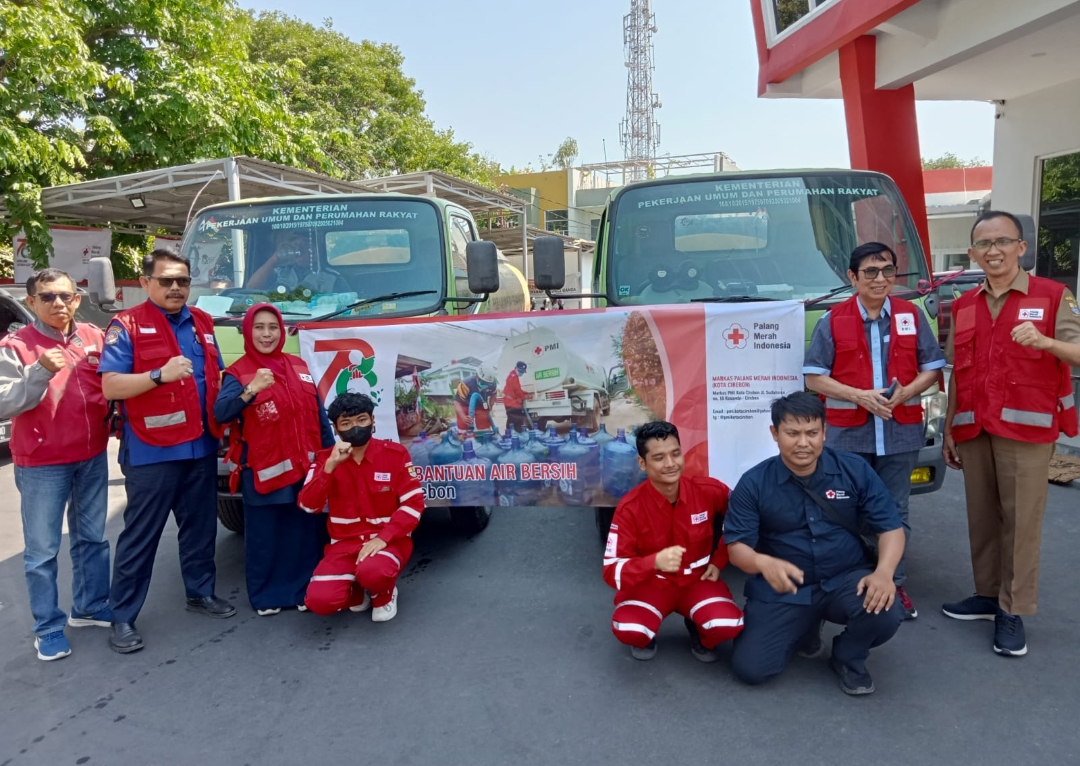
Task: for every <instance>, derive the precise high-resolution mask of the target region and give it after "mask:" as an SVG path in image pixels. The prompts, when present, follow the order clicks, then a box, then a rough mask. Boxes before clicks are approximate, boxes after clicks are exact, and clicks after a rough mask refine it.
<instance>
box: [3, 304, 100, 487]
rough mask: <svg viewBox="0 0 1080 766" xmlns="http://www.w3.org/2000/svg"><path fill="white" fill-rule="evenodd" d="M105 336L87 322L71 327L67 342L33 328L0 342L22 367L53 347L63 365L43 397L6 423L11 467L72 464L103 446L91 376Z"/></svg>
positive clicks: (97, 387) (96, 383)
mask: <svg viewBox="0 0 1080 766" xmlns="http://www.w3.org/2000/svg"><path fill="white" fill-rule="evenodd" d="M104 341H105V336H104V335H103V334H102V332H101V330H100V329H98V328H97V327H95V326H94V325H91V324H82V323H76V324H75V335H74V336H72V337H71V339H70V340H67V341H61V340H56V339H55V338H52V337H50V336H48V335H45V334H44V333H42V332H40V331H39V330H38V329H37V328H36V327H34V326H33V325H28V326H26V327H23V328H22V329H20V330H19V331H18V332H16V333H15V334H14V335H11V336H8V338H6V339H5V340H4V345H5V346H7V347H8V348H11V349H12V350H14V351H15V353H16V354H18V356H19V359H20V361H22V363H23V366H24V367H29V366H30V365H32V364H34V363H35V362H37V360H38V359H39V358H40V357H41V354H42V352H43V351H46V350H48V349H52V348H55V349H59V350H60V351H62V352H63V354H64V357H65V358H66V359H67V363H68V364H67V366H66V367H64V368H63V369H62V370H60V371H59V372H58V373H56V374H55V375H53V377H52V380H50V381H49V388H48V390H47V391H46V392H45V398H44V399H42V400H41V403H40V404H38V405H37V406H36V407H34V408H33V409H31V410H27V411H26V412H24V413H22V414H21V415H16V416H15V417H14V418H13V419H12V439H11V457H12V459H13V460H14V461H15V465H20V466H41V465H59V464H62V463H77V462H80V461H82V460H89V459H90V458H92V457H96V456H98V455H100V454H101V453H102V452H103V451H104V450H105V448H106V447H107V446H108V443H109V428H108V426H107V425H106V423H105V418H106V416H107V415H108V412H109V407H108V403H107V402H106V401H105V396H104V395H103V394H102V393H101V378H100V377H99V376H98V374H97V370H98V363H99V362H100V361H101V348H102V344H103V343H104Z"/></svg>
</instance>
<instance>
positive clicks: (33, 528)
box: [15, 452, 109, 636]
mask: <svg viewBox="0 0 1080 766" xmlns="http://www.w3.org/2000/svg"><path fill="white" fill-rule="evenodd" d="M15 486H16V487H18V488H19V494H20V496H21V501H22V523H23V540H24V542H25V544H26V552H25V553H24V554H23V565H24V568H25V570H26V587H27V589H28V590H29V591H30V611H31V612H32V613H33V615H34V633H36V634H37V635H38V636H44V635H45V634H46V633H52V632H53V631H57V630H62V629H63V627H64V624H65V623H66V622H67V615H66V614H64V612H63V610H61V609H60V608H59V606H58V605H57V601H58V596H57V590H56V557H57V555H58V554H59V553H60V539H61V537H62V532H63V523H64V510H65V509H66V510H67V520H68V537H69V541H70V543H71V569H72V584H71V591H72V595H73V601H74V603H75V606H74V609H75V612H76V613H78V614H83V615H89V614H95V613H97V612H100V611H101V610H102V609H105V608H106V607H108V605H109V541H108V540H106V539H105V515H106V512H107V511H108V498H109V458H108V455H107V454H106V453H105V452H102V453H101V454H100V455H98V456H97V457H92V458H90V459H89V460H83V461H81V462H78V463H64V464H62V465H42V466H18V465H17V466H15Z"/></svg>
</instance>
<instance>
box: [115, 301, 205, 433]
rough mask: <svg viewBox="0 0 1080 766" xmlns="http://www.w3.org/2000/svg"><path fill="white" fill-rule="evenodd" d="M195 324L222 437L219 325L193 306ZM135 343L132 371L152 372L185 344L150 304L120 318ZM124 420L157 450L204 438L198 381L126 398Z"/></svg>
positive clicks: (131, 310)
mask: <svg viewBox="0 0 1080 766" xmlns="http://www.w3.org/2000/svg"><path fill="white" fill-rule="evenodd" d="M188 310H189V311H190V312H191V318H192V319H193V320H194V322H195V342H196V343H198V344H199V345H201V346H202V348H203V361H204V365H205V367H204V372H205V375H206V404H205V407H206V413H207V422H208V424H209V430H210V433H211V434H213V435H214V436H221V434H222V429H221V427H220V426H219V425H218V424H217V421H216V420H214V402H215V401H216V400H217V395H218V391H220V390H221V370H220V368H219V367H218V350H217V345H216V344H215V343H214V320H213V319H212V318H211V317H210V315H209V314H207V313H206V312H205V311H202V310H200V309H197V308H195V307H194V306H189V307H188ZM115 321H117V322H119V323H120V324H121V325H122V326H123V327H124V329H125V330H126V331H127V334H128V337H130V338H131V345H132V349H133V350H134V354H135V360H134V362H135V364H134V367H133V368H132V372H133V373H135V374H138V373H142V372H149V371H150V370H154V369H157V368H159V367H164V366H165V363H166V362H168V361H169V359H171V358H172V357H174V356H180V344H179V342H178V341H177V340H176V335H175V334H174V333H173V325H172V323H171V322H170V321H169V320H168V319H167V318H166V317H165V314H164V313H163V312H162V311H161V310H160V309H159V308H158V307H157V306H155V305H154V304H152V303H150V301H145V302H144V303H140V304H139V305H138V306H133V307H132V308H130V309H128V310H127V311H123V312H121V313H120V314H118V315H117V317H116V320H115ZM123 405H124V418H125V420H127V422H128V423H130V424H131V428H132V430H133V431H134V432H135V435H136V436H138V437H139V438H140V439H141V440H142V441H144V442H146V443H147V444H149V445H151V446H154V447H172V446H175V445H177V444H183V443H184V442H189V441H192V440H194V439H198V438H199V437H200V436H202V435H203V420H202V413H203V405H202V403H201V402H200V401H199V389H198V387H197V386H196V385H195V380H194V378H187V379H186V380H174V381H173V382H171V383H162V384H161V385H158V386H154V387H153V388H151V389H150V390H149V391H147V392H146V393H145V394H139V395H138V396H136V397H133V398H131V399H126V400H124V402H123Z"/></svg>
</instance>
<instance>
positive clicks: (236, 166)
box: [0, 157, 374, 234]
mask: <svg viewBox="0 0 1080 766" xmlns="http://www.w3.org/2000/svg"><path fill="white" fill-rule="evenodd" d="M230 187H231V189H230ZM371 191H374V189H372V188H371V187H368V186H366V185H364V184H363V183H358V182H354V181H342V180H340V179H336V178H331V177H330V176H327V175H323V174H321V173H314V172H311V171H308V170H298V169H296V168H292V167H289V166H288V165H279V164H278V163H276V162H267V161H266V160H259V159H254V158H252V157H226V158H224V159H219V160H209V161H207V162H196V163H193V164H190V165H178V166H175V167H168V168H161V169H159V170H146V171H143V172H140V173H128V174H126V175H121V176H111V177H109V178H100V179H97V180H94V181H84V182H82V183H76V184H66V185H64V186H52V187H49V188H47V189H45V190H44V191H42V194H41V202H42V209H43V210H44V212H45V215H46V216H47V217H48V219H49V220H50V221H52V222H55V223H80V224H89V225H107V226H109V227H110V228H112V229H113V230H114V231H119V232H134V233H140V234H141V233H146V232H148V231H149V232H153V231H155V230H160V229H164V230H165V231H167V232H171V233H176V234H180V233H182V232H183V231H184V227H185V225H186V224H187V221H188V219H189V217H190V216H191V215H193V214H194V213H195V212H197V211H198V210H200V209H202V208H204V207H206V206H207V205H212V204H215V203H218V202H228V201H229V200H230V199H245V198H251V197H280V196H283V195H286V194H356V193H358V192H371ZM0 215H6V211H3V210H2V209H0Z"/></svg>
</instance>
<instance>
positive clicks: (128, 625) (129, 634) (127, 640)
mask: <svg viewBox="0 0 1080 766" xmlns="http://www.w3.org/2000/svg"><path fill="white" fill-rule="evenodd" d="M109 647H110V648H111V649H112V650H113V651H114V652H119V653H120V654H130V653H131V652H137V651H139V650H140V649H142V648H143V641H142V636H140V635H139V631H137V630H135V623H133V622H114V623H113V624H112V629H111V630H110V631H109Z"/></svg>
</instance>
